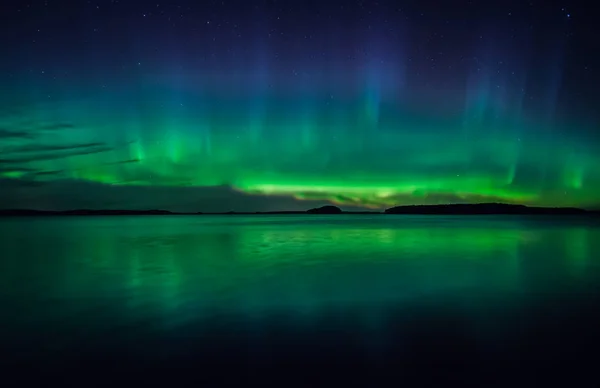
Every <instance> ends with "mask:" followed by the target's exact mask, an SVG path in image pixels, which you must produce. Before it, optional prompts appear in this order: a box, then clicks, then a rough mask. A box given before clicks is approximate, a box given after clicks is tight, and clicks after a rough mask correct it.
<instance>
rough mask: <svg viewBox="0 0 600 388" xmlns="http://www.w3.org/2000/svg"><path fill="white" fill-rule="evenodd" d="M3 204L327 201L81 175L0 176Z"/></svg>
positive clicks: (182, 205)
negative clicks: (79, 177)
mask: <svg viewBox="0 0 600 388" xmlns="http://www.w3.org/2000/svg"><path fill="white" fill-rule="evenodd" d="M0 187H2V190H0V208H5V209H7V208H13V209H15V208H30V209H41V210H68V209H82V208H87V209H133V210H144V209H164V210H170V211H181V212H198V211H200V212H227V211H231V210H233V211H250V212H253V211H277V210H306V209H309V208H311V207H315V206H321V205H324V204H327V202H326V201H299V200H296V199H294V198H291V197H285V196H260V195H250V194H246V193H243V192H240V191H237V190H235V189H233V188H231V187H229V186H213V187H165V186H162V187H159V186H117V185H107V184H100V183H94V182H88V181H81V180H67V179H65V180H53V181H48V182H36V181H29V180H20V179H0Z"/></svg>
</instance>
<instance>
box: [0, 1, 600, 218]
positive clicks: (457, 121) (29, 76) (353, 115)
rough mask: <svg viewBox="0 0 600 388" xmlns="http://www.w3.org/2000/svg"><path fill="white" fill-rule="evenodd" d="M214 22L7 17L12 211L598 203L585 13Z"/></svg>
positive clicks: (121, 8)
mask: <svg viewBox="0 0 600 388" xmlns="http://www.w3.org/2000/svg"><path fill="white" fill-rule="evenodd" d="M208 3H209V2H206V4H200V2H199V3H198V4H195V3H193V2H189V3H187V2H185V1H182V2H180V3H178V4H166V3H165V4H162V3H158V4H157V3H156V2H143V1H140V2H136V3H131V4H129V3H127V2H125V1H123V2H118V1H96V2H80V3H77V5H72V4H70V5H69V6H67V5H66V3H65V2H53V1H45V2H44V1H41V2H30V3H28V4H27V5H25V4H20V3H19V4H15V5H13V6H7V12H5V13H4V14H3V15H2V16H1V18H3V19H6V20H8V19H10V20H11V22H10V23H1V24H2V27H0V28H1V32H2V33H3V36H6V37H8V39H9V41H10V44H9V45H8V46H9V48H8V51H9V53H10V55H9V56H8V57H7V58H8V59H6V60H5V59H3V61H2V63H1V64H0V70H1V75H0V80H1V82H2V85H3V91H2V96H0V207H6V208H9V207H19V208H23V207H28V208H41V209H66V208H77V207H87V208H163V209H167V210H185V211H227V210H232V209H233V210H239V211H256V210H287V209H289V210H295V209H303V208H307V207H309V206H313V205H314V204H316V203H323V204H325V203H328V202H330V203H335V204H339V205H342V206H344V207H369V208H374V209H383V208H386V207H390V206H394V205H402V204H428V203H456V202H507V203H522V204H530V205H542V206H581V207H596V206H598V205H599V204H600V200H599V199H598V198H599V197H598V195H597V192H598V190H599V189H600V142H599V136H598V123H599V116H598V112H597V107H595V106H594V101H597V95H598V94H597V89H598V88H597V86H598V84H599V83H598V76H597V75H596V71H597V70H596V69H597V68H598V65H599V64H600V63H599V60H598V59H597V58H594V57H593V55H591V53H592V52H594V50H595V48H594V47H596V48H597V43H596V42H594V41H593V39H592V37H591V35H593V34H591V32H593V31H594V30H593V28H594V27H592V24H591V23H593V21H592V20H591V17H589V16H586V12H585V10H584V8H582V7H580V6H578V5H577V4H569V5H568V6H567V4H566V5H565V6H564V7H561V6H558V7H557V6H554V5H548V4H543V3H539V4H538V3H536V2H510V1H509V2H506V1H505V2H491V3H489V4H488V3H486V4H481V5H473V4H471V5H469V4H468V2H460V3H464V4H458V3H457V4H453V5H452V6H443V7H440V6H439V5H435V4H430V3H429V2H419V4H418V5H417V3H415V4H412V3H408V2H407V3H406V4H404V5H398V4H396V3H395V2H385V1H380V2H366V1H365V2H348V3H347V4H346V3H344V4H343V5H340V4H333V3H332V4H325V5H317V3H314V4H313V3H312V2H299V1H290V2H279V1H265V2H247V3H242V2H235V3H229V2H225V1H223V2H221V1H216V2H210V4H208ZM213 3H214V4H213ZM586 18H588V19H586Z"/></svg>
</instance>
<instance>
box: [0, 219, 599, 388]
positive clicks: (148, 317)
mask: <svg viewBox="0 0 600 388" xmlns="http://www.w3.org/2000/svg"><path fill="white" fill-rule="evenodd" d="M599 291H600V224H599V223H598V222H597V221H591V220H584V219H576V218H563V219H553V218H549V217H529V218H528V217H511V216H506V217H498V216H490V217H487V216H481V217H478V216H471V217H460V216H442V217H436V216H239V217H238V216H231V217H228V216H219V217H210V216H202V217H185V216H179V217H177V216H174V217H167V216H159V217H152V216H148V217H94V218H77V217H73V218H41V219H34V218H27V219H25V218H24V219H2V220H0V302H1V306H2V307H1V314H2V323H1V326H0V328H1V331H0V360H1V362H2V363H1V364H0V365H1V366H0V368H2V372H3V376H5V377H6V376H9V375H11V376H17V377H20V378H24V379H29V378H40V379H44V378H46V376H50V375H52V376H54V377H57V376H59V377H61V378H66V379H71V380H72V382H73V381H79V382H80V383H81V380H77V379H78V378H79V377H77V376H78V375H80V374H84V375H85V376H87V377H86V379H87V380H86V381H87V383H86V384H85V385H89V383H94V382H98V381H100V380H103V379H110V378H115V379H117V381H120V382H121V383H123V382H124V380H123V379H129V380H127V381H134V382H136V383H137V384H142V383H143V382H145V381H152V382H155V381H157V380H155V378H158V377H161V378H164V379H165V380H164V381H166V382H169V383H179V382H181V381H189V380H190V379H194V380H196V381H198V382H211V383H215V382H218V383H220V384H221V385H223V386H225V385H228V384H229V383H230V382H232V381H237V382H241V383H244V384H249V383H251V382H252V381H253V380H250V379H248V377H247V376H250V377H249V378H251V379H257V381H258V380H268V381H273V380H276V379H277V380H278V381H279V382H280V384H285V385H295V384H300V383H304V382H307V385H308V386H318V385H320V384H314V383H311V382H315V381H326V382H327V383H328V384H333V383H336V382H344V383H347V382H352V383H355V384H356V383H360V384H362V385H363V386H384V385H385V386H398V385H399V382H406V381H409V382H411V383H415V382H416V383H422V384H424V385H427V384H429V383H430V382H431V381H433V380H435V381H444V380H451V379H454V378H461V379H467V380H468V381H470V382H473V383H474V384H476V385H479V386H496V382H499V381H502V382H503V383H510V384H511V385H512V386H524V385H527V386H535V385H536V384H535V382H540V381H544V382H546V381H550V382H555V383H557V382H559V381H564V383H566V384H569V386H593V385H587V384H583V382H592V381H600V378H598V374H599V372H597V371H596V370H597V369H598V361H599V360H600V353H599V352H600V348H599V347H598V345H600V335H599V331H598V330H600V304H599V303H598V302H599V301H600V297H599V296H600V293H598V292H599ZM25 368H26V369H25ZM559 378H564V379H565V380H558V379H559ZM73 379H75V380H73ZM394 379H395V380H394ZM15 381H16V380H15ZM532 383H533V385H531V384H532ZM205 386H206V385H205ZM502 386H505V385H503V384H502Z"/></svg>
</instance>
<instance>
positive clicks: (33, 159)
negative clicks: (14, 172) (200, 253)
mask: <svg viewBox="0 0 600 388" xmlns="http://www.w3.org/2000/svg"><path fill="white" fill-rule="evenodd" d="M113 150H114V148H113V147H108V146H103V147H96V148H92V149H87V148H86V149H82V150H79V151H75V152H62V153H54V154H44V155H34V156H31V157H21V158H7V159H0V165H1V164H20V163H29V162H37V161H42V160H54V159H62V158H68V157H71V156H80V155H88V154H97V153H101V152H108V151H113Z"/></svg>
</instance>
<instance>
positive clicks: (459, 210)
mask: <svg viewBox="0 0 600 388" xmlns="http://www.w3.org/2000/svg"><path fill="white" fill-rule="evenodd" d="M260 214H263V215H268V214H290V215H291V214H316V215H322V214H331V215H335V214H381V215H386V214H389V215H393V214H423V215H424V214H429V215H502V214H507V215H600V211H597V210H586V209H581V208H573V207H531V206H525V205H513V204H505V203H479V204H447V205H407V206H395V207H391V208H389V209H386V210H384V211H343V210H342V209H341V208H339V207H337V206H333V205H326V206H321V207H316V208H312V209H308V210H306V211H270V212H236V211H230V212H224V213H210V212H187V213H181V212H171V211H168V210H95V209H76V210H65V211H52V210H35V209H4V210H2V209H0V217H2V216H5V217H8V216H143V215H149V216H160V215H260Z"/></svg>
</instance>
